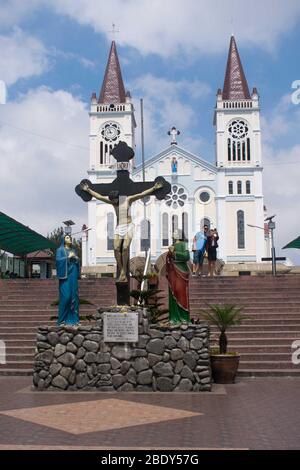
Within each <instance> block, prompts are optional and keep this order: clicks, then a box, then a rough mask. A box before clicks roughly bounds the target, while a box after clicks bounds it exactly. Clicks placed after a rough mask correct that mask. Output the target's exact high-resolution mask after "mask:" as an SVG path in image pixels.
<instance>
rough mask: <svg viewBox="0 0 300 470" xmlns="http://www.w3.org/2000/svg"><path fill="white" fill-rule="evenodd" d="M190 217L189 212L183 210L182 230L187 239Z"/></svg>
mask: <svg viewBox="0 0 300 470" xmlns="http://www.w3.org/2000/svg"><path fill="white" fill-rule="evenodd" d="M188 224H189V218H188V213H187V212H183V214H182V232H183V237H184V238H183V239H184V240H185V241H187V240H188V239H189V225H188Z"/></svg>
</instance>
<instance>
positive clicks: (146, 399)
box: [0, 377, 300, 449]
mask: <svg viewBox="0 0 300 470" xmlns="http://www.w3.org/2000/svg"><path fill="white" fill-rule="evenodd" d="M30 386H31V378H30V377H1V378H0V390H1V392H0V449H5V448H6V449H8V448H26V449H30V448H41V449H43V448H57V449H58V448H64V449H67V448H70V449H71V448H86V449H88V448H102V449H103V448H104V449H121V448H122V449H138V448H141V449H160V448H164V449H177V448H178V449H203V448H206V449H216V448H220V449H224V448H225V449H237V448H249V449H299V448H300V407H299V389H300V378H298V377H294V378H253V379H247V378H242V379H240V380H239V382H238V383H236V384H234V385H226V386H215V387H214V391H213V392H212V393H199V394H196V393H182V394H172V396H170V394H167V393H166V394H164V393H152V394H149V393H122V394H121V393H120V394H118V393H103V394H102V393H101V394H100V393H92V392H86V393H72V392H69V393H65V392H57V393H56V392H51V393H50V392H49V393H47V392H46V393H45V392H33V391H31V390H30ZM95 403H96V407H97V413H96V414H95V416H93V418H91V417H90V413H91V410H92V409H94V408H95ZM43 409H44V410H47V413H41V411H42V410H43ZM76 410H77V412H78V416H77V418H76ZM83 410H86V411H87V412H86V413H84V412H83ZM60 411H61V412H62V413H60ZM37 416H38V417H39V419H37V418H36V417H37ZM62 416H64V418H63V419H62ZM63 420H65V421H69V424H68V425H65V426H62V422H63ZM79 420H80V427H78V421H79Z"/></svg>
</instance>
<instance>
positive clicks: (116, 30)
mask: <svg viewBox="0 0 300 470" xmlns="http://www.w3.org/2000/svg"><path fill="white" fill-rule="evenodd" d="M108 32H109V33H111V34H112V38H113V41H115V40H116V34H118V33H119V32H120V30H119V29H116V25H115V23H112V29H111V30H110V31H108Z"/></svg>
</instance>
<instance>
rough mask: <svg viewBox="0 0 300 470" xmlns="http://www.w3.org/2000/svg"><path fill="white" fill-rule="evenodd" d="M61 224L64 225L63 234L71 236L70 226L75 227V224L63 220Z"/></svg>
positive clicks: (71, 221)
mask: <svg viewBox="0 0 300 470" xmlns="http://www.w3.org/2000/svg"><path fill="white" fill-rule="evenodd" d="M63 224H65V234H66V235H70V236H71V234H72V225H75V222H73V220H65V221H64V222H63Z"/></svg>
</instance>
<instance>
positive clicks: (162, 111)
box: [0, 0, 300, 259]
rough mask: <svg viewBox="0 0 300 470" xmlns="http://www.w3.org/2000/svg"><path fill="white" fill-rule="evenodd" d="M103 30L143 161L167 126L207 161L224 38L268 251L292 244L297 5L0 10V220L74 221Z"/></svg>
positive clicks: (61, 3)
mask: <svg viewBox="0 0 300 470" xmlns="http://www.w3.org/2000/svg"><path fill="white" fill-rule="evenodd" d="M271 13H272V14H271ZM113 22H115V23H116V24H117V29H118V30H119V31H120V32H119V33H117V34H116V41H117V44H118V52H119V58H120V62H121V67H122V72H123V78H124V82H125V86H126V88H129V89H130V91H131V93H132V95H133V98H134V100H135V103H136V108H137V120H138V119H139V116H138V114H139V113H138V107H139V106H138V104H139V103H138V100H139V99H140V98H144V103H145V131H146V153H147V155H148V156H149V157H150V156H152V155H153V154H154V153H156V152H158V151H161V150H162V149H163V148H164V147H166V146H167V145H168V143H169V137H168V136H167V134H166V133H167V131H168V129H169V128H170V127H171V126H173V125H175V126H176V127H178V128H179V129H180V131H181V135H180V138H179V144H181V145H182V146H183V147H184V148H186V149H187V150H190V151H192V152H195V153H196V154H198V155H201V157H202V158H204V159H206V160H209V161H213V159H214V128H213V125H212V121H213V108H214V105H215V94H216V91H217V89H218V88H219V87H220V88H222V86H223V81H224V74H225V66H226V59H227V53H228V46H229V40H230V34H231V33H232V32H234V33H235V36H236V40H237V44H238V47H239V52H240V55H241V59H242V62H243V66H244V69H245V72H246V77H247V80H248V84H249V87H250V89H252V87H253V86H256V87H257V88H258V90H259V93H260V97H261V107H262V132H263V144H264V152H263V158H264V165H265V172H264V173H265V176H264V193H265V202H266V205H267V206H268V208H269V211H270V212H272V213H276V214H277V217H278V229H277V233H276V237H277V243H278V245H279V246H282V245H283V244H285V243H286V242H287V241H289V240H290V238H293V237H294V236H298V235H299V232H300V226H299V225H300V224H299V221H298V217H297V212H296V208H297V205H296V204H297V202H299V184H298V182H299V177H300V133H299V129H300V104H299V105H296V104H294V103H292V100H291V95H292V89H291V85H292V83H293V82H294V81H295V80H300V68H299V63H300V61H299V56H300V53H299V42H300V29H299V25H300V3H299V1H298V0H297V1H294V0H287V1H285V2H282V1H281V0H272V1H271V0H262V1H257V0H255V1H252V2H251V8H249V2H248V1H245V0H226V1H225V2H224V1H222V0H213V1H211V2H210V3H209V5H208V4H207V2H205V1H202V0H199V1H198V2H195V1H192V0H185V1H183V0H172V1H171V0H165V1H164V2H161V1H158V0H111V1H110V2H106V1H102V0H89V1H87V0H72V1H71V0H52V1H50V0H27V1H26V2H23V1H22V0H7V1H5V0H1V2H0V47H1V51H2V53H1V58H0V80H3V81H4V82H5V83H6V85H7V91H8V99H7V103H6V104H5V105H4V104H3V105H0V152H1V153H0V158H1V172H0V197H1V201H2V204H1V205H2V207H1V210H3V211H4V212H7V213H8V214H10V215H12V216H13V217H16V218H17V219H19V220H22V221H24V222H26V221H27V222H28V224H30V225H31V226H32V227H33V228H35V229H37V230H40V231H42V232H43V233H47V232H48V231H51V230H52V229H53V228H55V227H56V226H57V225H58V224H59V223H60V221H61V220H64V218H65V217H67V218H70V217H71V218H74V219H75V220H76V221H77V222H78V226H80V224H81V223H83V222H85V217H86V209H85V207H84V206H82V205H80V204H79V202H78V200H77V199H76V197H75V196H74V194H73V188H74V185H75V184H76V183H77V181H78V180H80V179H81V177H83V176H84V175H85V171H86V168H87V165H88V106H89V98H90V96H91V93H92V91H96V92H97V94H98V93H99V89H100V86H101V82H102V78H103V73H104V68H105V65H106V60H107V55H108V50H109V46H110V41H111V39H112V35H111V33H109V31H110V30H111V29H112V23H113ZM139 132H140V129H139V128H138V129H137V133H138V139H137V144H138V145H137V152H136V153H137V157H138V158H139V155H140V147H139ZM70 169H71V171H70ZM8 179H9V180H10V181H12V183H11V185H9V187H7V180H8ZM45 182H46V184H45ZM46 189H47V191H46ZM20 193H21V194H26V198H25V199H24V200H22V204H20ZM288 256H292V257H294V259H296V258H295V253H293V252H289V253H288Z"/></svg>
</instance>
